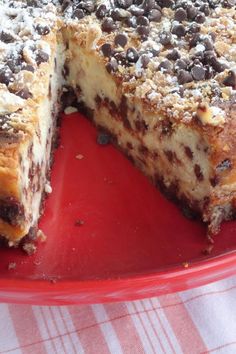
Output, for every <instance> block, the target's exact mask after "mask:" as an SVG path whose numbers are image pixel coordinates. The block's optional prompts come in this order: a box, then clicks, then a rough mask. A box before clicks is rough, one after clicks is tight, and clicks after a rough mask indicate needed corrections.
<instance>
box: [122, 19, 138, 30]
mask: <svg viewBox="0 0 236 354" xmlns="http://www.w3.org/2000/svg"><path fill="white" fill-rule="evenodd" d="M125 24H126V25H127V26H128V27H132V28H136V27H137V18H136V17H135V16H131V17H127V18H126V19H125Z"/></svg>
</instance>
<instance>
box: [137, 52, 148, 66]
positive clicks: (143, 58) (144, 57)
mask: <svg viewBox="0 0 236 354" xmlns="http://www.w3.org/2000/svg"><path fill="white" fill-rule="evenodd" d="M139 60H140V62H141V65H142V68H144V69H146V68H147V66H148V64H149V62H150V57H149V56H148V55H147V54H145V53H144V54H142V55H141V56H140V58H139Z"/></svg>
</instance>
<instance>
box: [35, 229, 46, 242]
mask: <svg viewBox="0 0 236 354" xmlns="http://www.w3.org/2000/svg"><path fill="white" fill-rule="evenodd" d="M37 239H38V240H39V241H40V242H45V241H46V239H47V236H46V235H45V234H44V232H43V231H42V230H38V232H37Z"/></svg>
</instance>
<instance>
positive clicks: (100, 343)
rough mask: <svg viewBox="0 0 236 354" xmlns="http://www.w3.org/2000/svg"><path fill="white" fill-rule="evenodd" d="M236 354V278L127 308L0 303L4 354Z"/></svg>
mask: <svg viewBox="0 0 236 354" xmlns="http://www.w3.org/2000/svg"><path fill="white" fill-rule="evenodd" d="M3 353H8V354H21V353H23V354H29V353H30V354H31V353H33V354H43V353H50V354H51V353H60V354H61V353H66V354H67V353H68V354H73V353H86V354H87V353H89V354H106V353H115V354H120V353H128V354H132V353H135V354H136V353H137V354H141V353H148V354H152V353H158V354H159V353H160V354H162V353H167V354H169V353H170V354H172V353H174V354H175V353H186V354H200V353H217V354H219V353H223V354H229V353H230V354H235V353H236V276H234V277H230V278H227V279H225V280H223V281H219V282H215V283H212V284H208V285H206V286H203V287H200V288H196V289H192V290H188V291H184V292H180V293H175V294H170V295H165V296H161V297H154V298H150V299H144V300H138V301H133V302H124V303H111V304H94V305H73V306H62V307H59V306H58V307H57V306H48V307H47V306H30V305H16V304H3V303H2V304H0V354H3Z"/></svg>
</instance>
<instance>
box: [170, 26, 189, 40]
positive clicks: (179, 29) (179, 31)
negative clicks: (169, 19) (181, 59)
mask: <svg viewBox="0 0 236 354" xmlns="http://www.w3.org/2000/svg"><path fill="white" fill-rule="evenodd" d="M171 32H172V33H173V34H176V35H177V36H178V37H179V38H181V37H184V35H185V33H186V30H185V27H184V25H182V24H179V25H174V26H173V27H172V30H171Z"/></svg>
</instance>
